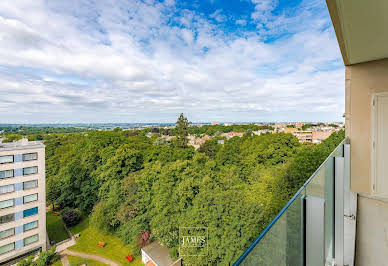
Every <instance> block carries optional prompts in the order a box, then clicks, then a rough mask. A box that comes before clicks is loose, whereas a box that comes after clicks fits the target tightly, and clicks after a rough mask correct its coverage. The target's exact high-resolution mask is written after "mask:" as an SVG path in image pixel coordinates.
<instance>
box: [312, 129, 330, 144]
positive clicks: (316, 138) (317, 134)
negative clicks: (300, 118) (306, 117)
mask: <svg viewBox="0 0 388 266" xmlns="http://www.w3.org/2000/svg"><path fill="white" fill-rule="evenodd" d="M333 132H334V131H332V130H329V131H313V132H312V133H313V134H312V142H313V143H321V142H322V141H324V140H325V139H327V138H328V137H330V135H331V134H332V133H333Z"/></svg>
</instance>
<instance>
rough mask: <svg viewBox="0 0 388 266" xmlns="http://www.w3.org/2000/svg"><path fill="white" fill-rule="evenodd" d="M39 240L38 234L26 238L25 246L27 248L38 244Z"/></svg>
mask: <svg viewBox="0 0 388 266" xmlns="http://www.w3.org/2000/svg"><path fill="white" fill-rule="evenodd" d="M38 240H39V235H38V234H36V235H33V236H29V237H26V238H25V239H24V246H27V245H29V244H32V243H35V242H38Z"/></svg>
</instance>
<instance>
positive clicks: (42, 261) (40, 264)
mask: <svg viewBox="0 0 388 266" xmlns="http://www.w3.org/2000/svg"><path fill="white" fill-rule="evenodd" d="M33 258H34V256H30V257H28V258H27V259H25V260H22V261H20V262H19V263H18V266H47V265H51V264H52V263H54V262H56V261H57V260H59V255H58V254H57V253H55V246H54V247H52V248H51V249H49V250H46V251H43V252H41V253H39V257H38V258H37V259H36V260H35V261H32V260H33Z"/></svg>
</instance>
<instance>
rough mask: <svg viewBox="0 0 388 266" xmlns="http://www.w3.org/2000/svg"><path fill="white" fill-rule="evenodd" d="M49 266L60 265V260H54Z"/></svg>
mask: <svg viewBox="0 0 388 266" xmlns="http://www.w3.org/2000/svg"><path fill="white" fill-rule="evenodd" d="M51 266H62V262H61V260H60V259H59V260H57V261H56V262H54V263H53V264H51Z"/></svg>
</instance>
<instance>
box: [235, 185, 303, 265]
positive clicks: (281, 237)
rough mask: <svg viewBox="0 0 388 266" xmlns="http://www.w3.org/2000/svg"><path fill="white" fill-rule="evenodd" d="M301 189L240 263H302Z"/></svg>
mask: <svg viewBox="0 0 388 266" xmlns="http://www.w3.org/2000/svg"><path fill="white" fill-rule="evenodd" d="M303 194H304V191H301V192H300V193H299V194H298V195H297V196H295V198H294V200H293V201H292V202H291V203H289V206H288V208H287V209H286V210H285V211H284V213H283V214H281V216H280V217H278V220H276V222H275V223H274V224H273V226H272V227H271V228H270V229H269V231H268V232H266V234H265V235H264V236H263V238H262V239H260V242H259V243H258V244H257V245H256V246H255V247H254V248H253V249H252V250H251V252H250V253H249V254H248V255H247V257H246V258H245V259H244V260H243V261H242V263H241V265H252V266H253V265H255V266H256V265H302V259H303V257H302V256H303V250H302V248H303V247H302V239H301V237H302V226H301V225H302V209H301V206H302V196H303Z"/></svg>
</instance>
